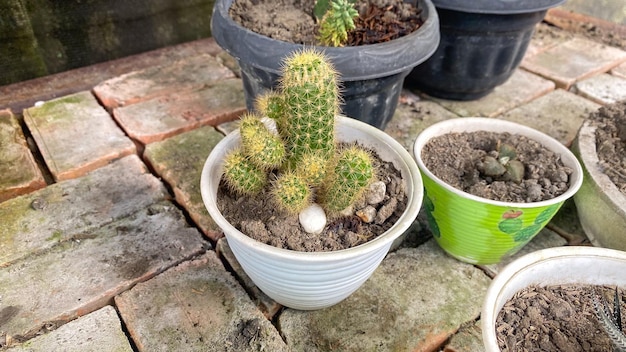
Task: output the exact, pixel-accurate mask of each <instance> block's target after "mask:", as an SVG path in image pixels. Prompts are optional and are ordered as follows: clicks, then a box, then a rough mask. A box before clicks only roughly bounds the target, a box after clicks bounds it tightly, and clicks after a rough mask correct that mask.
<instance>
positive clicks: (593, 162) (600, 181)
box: [574, 120, 626, 217]
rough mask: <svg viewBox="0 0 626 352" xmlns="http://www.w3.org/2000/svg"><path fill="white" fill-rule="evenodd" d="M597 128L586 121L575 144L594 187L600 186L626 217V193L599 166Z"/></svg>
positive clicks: (601, 193)
mask: <svg viewBox="0 0 626 352" xmlns="http://www.w3.org/2000/svg"><path fill="white" fill-rule="evenodd" d="M596 129H597V127H596V126H594V125H593V124H592V123H591V121H589V120H586V121H584V122H583V124H582V126H581V127H580V129H579V130H578V134H577V136H576V140H575V141H574V146H575V148H577V151H578V154H579V157H580V161H581V164H582V166H583V167H584V169H585V171H586V173H587V174H588V175H589V177H590V178H591V179H592V180H593V187H594V188H598V189H599V190H600V191H601V192H600V196H601V197H603V198H605V199H607V201H608V202H610V203H612V204H613V205H614V206H615V208H616V209H615V210H616V212H619V213H621V214H622V217H626V195H624V194H623V193H622V192H621V191H620V190H619V189H618V188H617V186H616V185H615V183H613V181H611V179H610V178H609V176H607V175H606V174H605V173H604V172H602V170H601V169H600V168H599V167H598V165H599V163H600V159H599V158H598V153H597V149H596Z"/></svg>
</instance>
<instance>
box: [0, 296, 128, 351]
mask: <svg viewBox="0 0 626 352" xmlns="http://www.w3.org/2000/svg"><path fill="white" fill-rule="evenodd" d="M7 351H10V352H26V351H29V352H32V351H47V352H100V351H115V352H132V351H133V348H132V346H131V344H130V342H129V341H128V338H127V337H126V334H125V333H124V331H123V330H122V324H121V322H120V320H119V318H118V316H117V313H116V312H115V308H113V307H112V306H106V307H104V308H101V309H98V310H97V311H95V312H93V313H90V314H87V315H85V316H83V317H80V318H78V319H76V320H73V321H71V322H69V323H67V324H65V325H63V326H61V327H59V328H58V329H57V330H54V331H53V332H50V333H47V334H44V335H41V336H37V337H35V338H33V339H32V340H29V341H28V342H27V343H25V344H23V345H17V346H15V347H12V348H9V349H8V350H7Z"/></svg>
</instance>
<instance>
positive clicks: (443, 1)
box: [433, 0, 565, 15]
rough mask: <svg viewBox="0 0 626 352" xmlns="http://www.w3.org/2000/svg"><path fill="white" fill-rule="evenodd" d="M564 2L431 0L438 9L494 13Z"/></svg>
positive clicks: (539, 8) (541, 8)
mask: <svg viewBox="0 0 626 352" xmlns="http://www.w3.org/2000/svg"><path fill="white" fill-rule="evenodd" d="M564 2H565V0H525V1H520V0H471V1H468V0H433V4H434V5H435V7H436V8H438V9H439V8H441V9H446V10H453V11H459V12H468V13H479V14H494V15H516V14H523V13H529V12H539V11H545V10H548V9H550V8H552V7H556V6H559V5H561V4H563V3H564Z"/></svg>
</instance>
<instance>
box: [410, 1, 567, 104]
mask: <svg viewBox="0 0 626 352" xmlns="http://www.w3.org/2000/svg"><path fill="white" fill-rule="evenodd" d="M564 1H565V0H519V1H510V0H475V1H466V0H433V4H434V5H435V7H436V8H437V12H438V14H439V24H440V33H441V42H440V43H439V47H438V48H437V51H436V52H435V53H434V54H433V55H432V56H431V57H430V58H429V59H428V60H427V61H426V62H424V63H423V64H421V65H419V66H417V67H416V68H415V69H414V70H413V72H412V73H411V74H410V75H409V77H407V79H406V83H407V85H409V86H411V87H414V88H417V89H419V90H421V91H422V92H424V93H426V94H428V95H431V96H434V97H438V98H443V99H450V100H475V99H479V98H482V97H484V96H485V95H487V94H489V93H490V92H492V91H493V89H494V88H495V87H497V86H499V85H500V84H502V83H504V82H506V81H507V80H508V79H509V77H511V75H512V74H513V72H514V71H515V69H516V68H517V67H518V66H519V64H520V62H521V61H522V59H523V57H524V54H525V53H526V49H527V48H528V44H529V43H530V39H531V37H532V35H533V32H534V30H535V26H536V25H537V23H539V22H541V21H542V20H543V18H544V16H545V14H546V11H547V10H548V9H549V8H551V7H554V6H557V5H559V4H561V3H563V2H564Z"/></svg>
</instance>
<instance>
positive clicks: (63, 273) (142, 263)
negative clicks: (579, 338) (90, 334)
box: [0, 202, 210, 342]
mask: <svg viewBox="0 0 626 352" xmlns="http://www.w3.org/2000/svg"><path fill="white" fill-rule="evenodd" d="M209 247H210V246H209ZM206 248H207V243H206V242H205V241H203V240H202V237H201V235H200V233H199V232H198V231H197V230H196V229H194V228H190V227H188V225H187V224H186V222H185V218H184V217H183V215H182V214H181V213H180V211H179V210H178V209H176V207H175V206H174V205H173V204H171V203H169V202H163V203H157V204H153V205H150V206H148V207H145V208H144V209H142V210H140V211H139V212H137V213H135V214H132V215H131V216H129V217H126V218H123V219H120V220H118V221H115V222H113V223H110V224H108V225H106V226H103V227H101V228H98V229H94V230H92V231H86V232H84V233H83V234H81V236H80V238H78V237H76V238H75V239H74V240H72V241H66V242H63V243H60V244H59V245H57V246H54V247H53V248H51V249H50V250H48V251H46V252H45V253H42V254H41V255H38V256H33V257H31V258H28V259H27V260H26V259H24V260H22V261H20V262H17V263H15V264H13V265H10V266H8V267H5V268H0V307H2V313H1V314H0V315H1V316H2V317H3V319H2V321H1V322H0V336H3V335H7V336H10V337H12V338H13V340H15V341H18V342H19V341H22V340H24V339H27V338H31V337H34V336H35V335H36V334H38V333H39V332H40V331H42V330H43V331H46V330H48V329H50V328H54V327H57V326H60V325H62V324H65V323H67V322H68V321H70V320H73V319H75V318H77V317H79V316H82V315H84V314H87V313H89V312H92V311H95V310H97V309H100V308H102V307H104V306H105V305H107V304H110V303H111V302H112V300H113V297H114V296H116V295H117V294H120V293H122V292H123V291H126V290H128V289H130V288H131V287H133V286H134V285H135V284H137V283H139V282H141V281H145V280H147V279H149V278H151V277H153V276H154V275H156V274H158V273H160V272H163V271H164V270H166V269H167V268H169V267H171V266H174V265H176V264H178V263H180V262H182V261H183V260H188V259H190V258H191V257H193V256H196V255H199V254H201V253H203V252H205V250H206Z"/></svg>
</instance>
